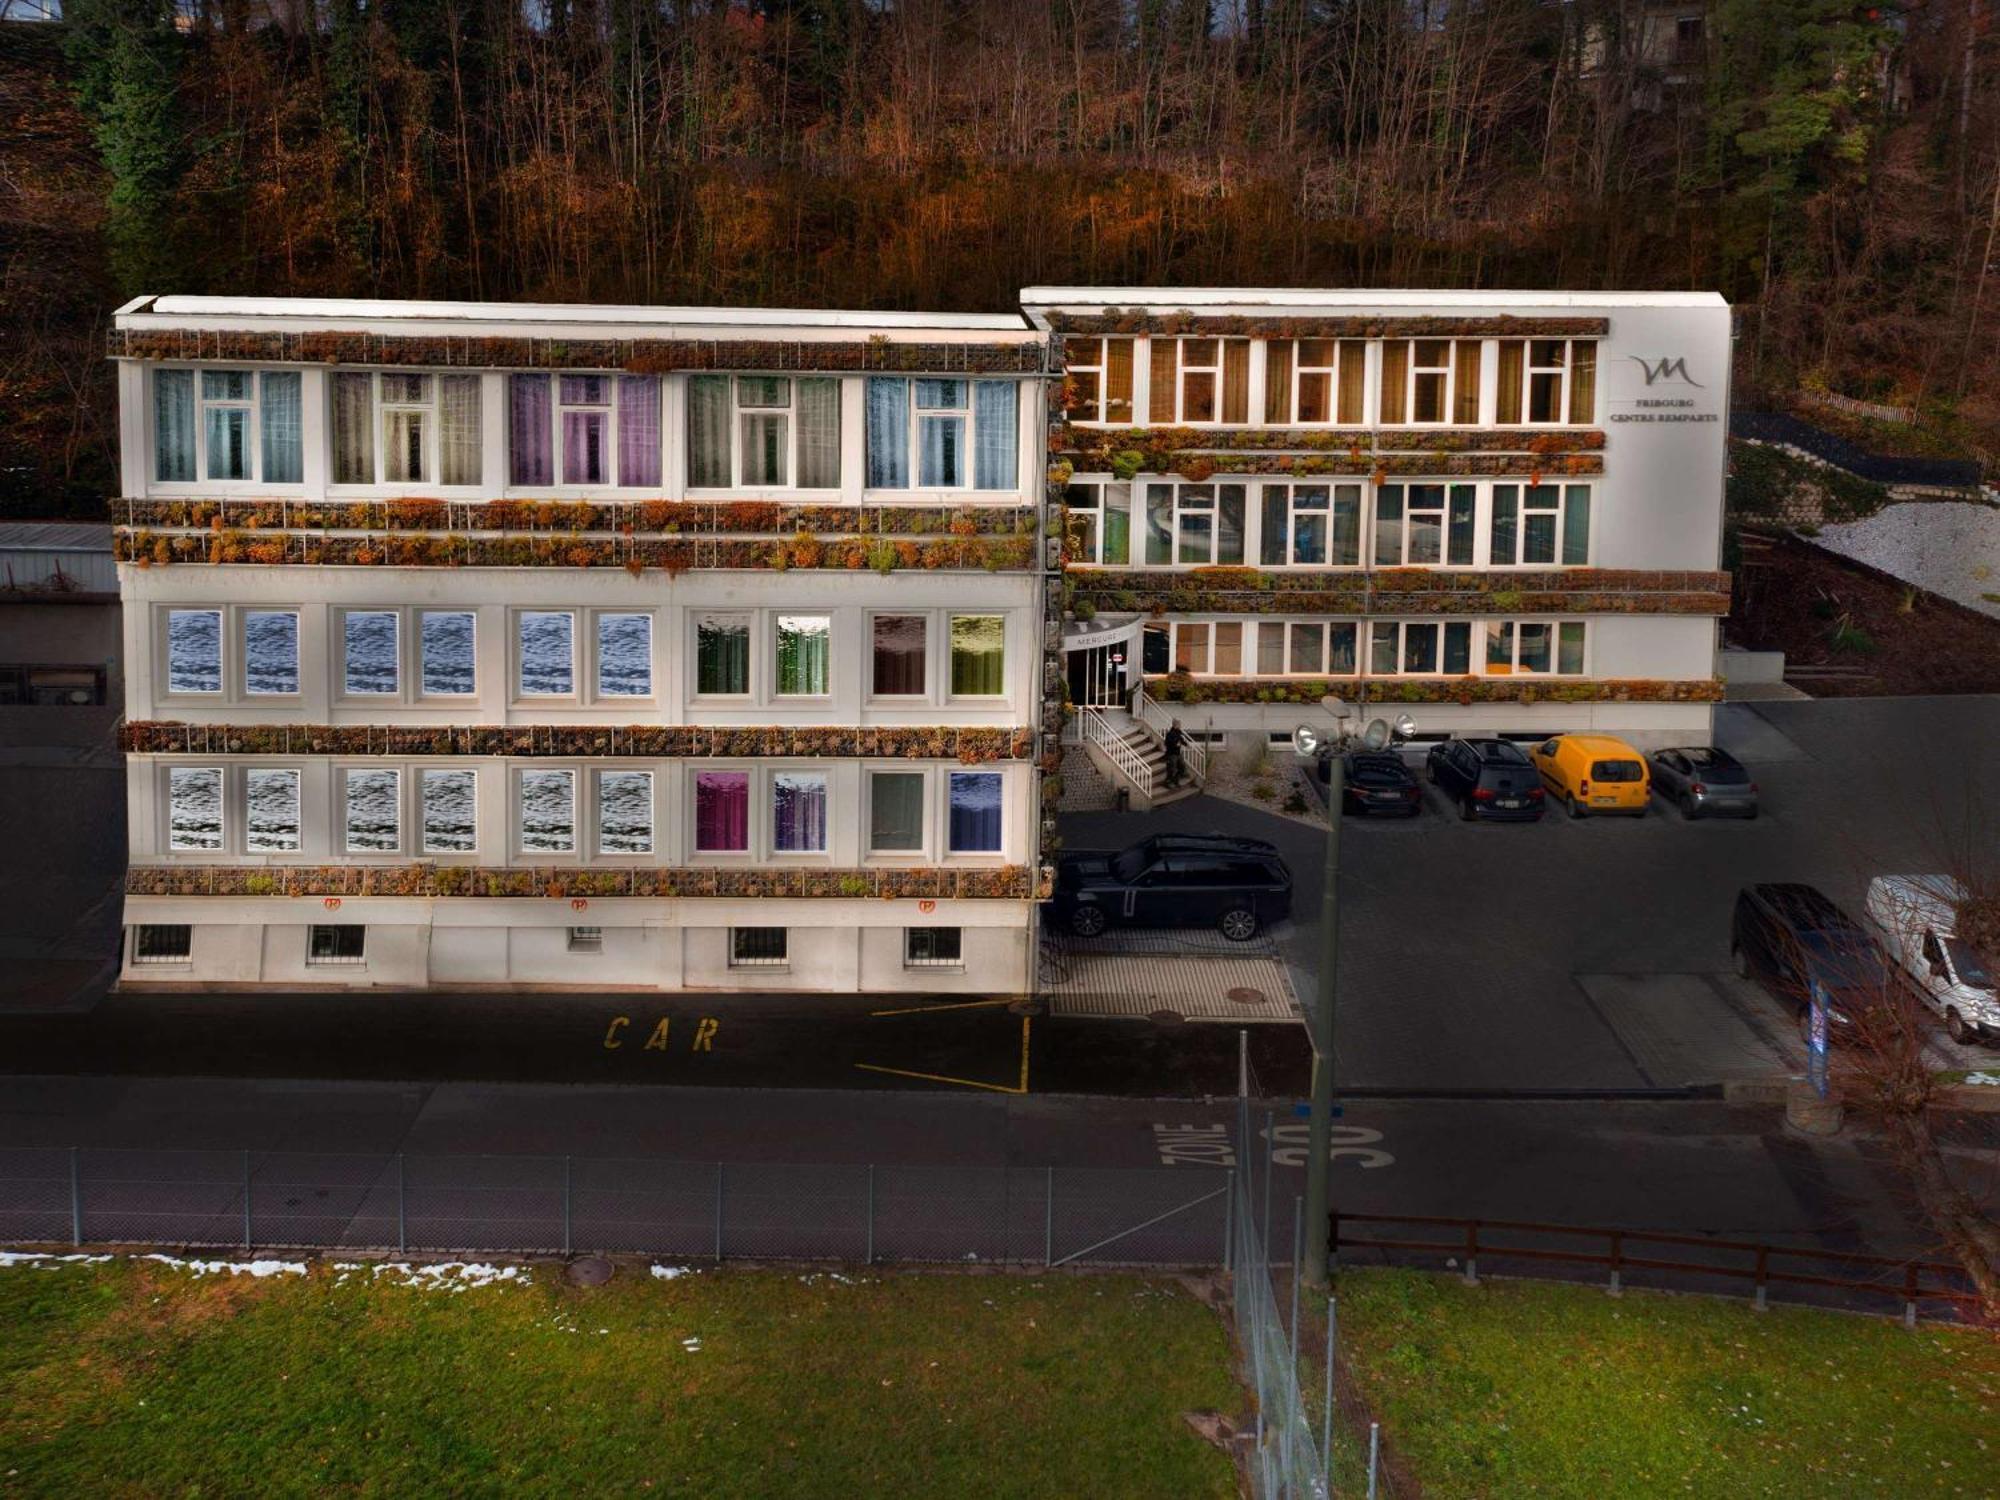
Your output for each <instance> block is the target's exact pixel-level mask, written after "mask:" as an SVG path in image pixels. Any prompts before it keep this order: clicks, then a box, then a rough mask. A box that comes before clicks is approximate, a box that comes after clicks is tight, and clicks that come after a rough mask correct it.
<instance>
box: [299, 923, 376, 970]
mask: <svg viewBox="0 0 2000 1500" xmlns="http://www.w3.org/2000/svg"><path fill="white" fill-rule="evenodd" d="M306 962H307V963H308V964H310V965H312V966H314V967H319V966H321V965H338V964H355V965H360V964H365V963H367V962H368V929H367V928H366V927H364V926H361V925H360V924H358V923H353V924H349V923H343V924H342V925H340V926H337V927H336V926H325V925H318V924H315V925H314V926H311V927H308V928H307V929H306Z"/></svg>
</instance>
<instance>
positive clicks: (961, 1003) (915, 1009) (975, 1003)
mask: <svg viewBox="0 0 2000 1500" xmlns="http://www.w3.org/2000/svg"><path fill="white" fill-rule="evenodd" d="M1013 1003H1014V1002H1013V1001H1012V1000H953V1001H951V1002H950V1003H948V1004H944V1005H906V1006H904V1007H903V1008H902V1009H901V1010H871V1011H869V1012H868V1014H869V1015H871V1016H914V1015H919V1014H921V1013H922V1012H924V1011H927V1010H977V1009H978V1008H979V1007H980V1006H982V1005H987V1006H992V1005H1012V1004H1013Z"/></svg>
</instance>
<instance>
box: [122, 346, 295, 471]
mask: <svg viewBox="0 0 2000 1500" xmlns="http://www.w3.org/2000/svg"><path fill="white" fill-rule="evenodd" d="M152 379H153V478H154V479H155V480H156V481H157V482H159V483H161V484H195V483H198V482H209V483H233V484H297V483H299V481H300V480H301V479H303V478H304V477H305V446H304V430H303V427H302V425H301V421H300V399H301V382H300V376H299V372H298V371H296V370H185V369H181V370H176V369H155V370H154V371H153V372H152Z"/></svg>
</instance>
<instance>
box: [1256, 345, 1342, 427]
mask: <svg viewBox="0 0 2000 1500" xmlns="http://www.w3.org/2000/svg"><path fill="white" fill-rule="evenodd" d="M1367 385H1368V345H1367V343H1366V341H1364V340H1361V339H1270V340H1267V341H1266V343H1265V345H1264V420H1265V422H1267V423H1269V424H1270V425H1271V426H1273V427H1324V426H1334V425H1338V426H1342V427H1352V426H1357V425H1359V424H1360V422H1361V421H1362V420H1363V416H1362V413H1363V409H1364V408H1363V405H1362V402H1363V400H1364V398H1365V396H1366V394H1367Z"/></svg>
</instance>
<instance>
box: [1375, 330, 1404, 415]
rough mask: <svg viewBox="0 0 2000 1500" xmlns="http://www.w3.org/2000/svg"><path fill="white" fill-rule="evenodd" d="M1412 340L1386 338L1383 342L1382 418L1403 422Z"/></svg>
mask: <svg viewBox="0 0 2000 1500" xmlns="http://www.w3.org/2000/svg"><path fill="white" fill-rule="evenodd" d="M1409 375H1410V341H1409V340H1408V339H1386V340H1384V341H1383V344H1382V420H1383V421H1384V422H1401V421H1403V420H1405V419H1404V416H1403V412H1404V409H1405V402H1406V398H1407V395H1408V391H1409V384H1410V381H1409Z"/></svg>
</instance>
